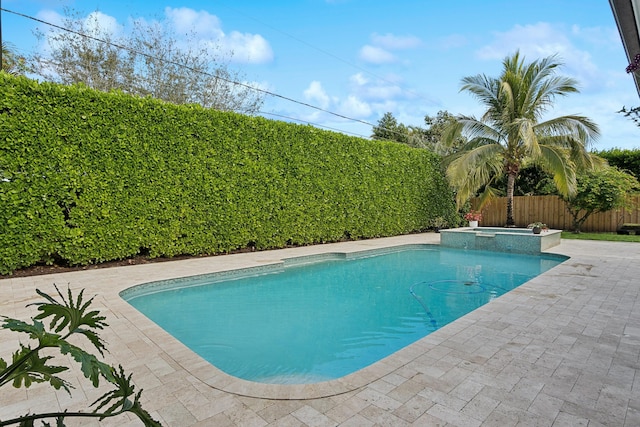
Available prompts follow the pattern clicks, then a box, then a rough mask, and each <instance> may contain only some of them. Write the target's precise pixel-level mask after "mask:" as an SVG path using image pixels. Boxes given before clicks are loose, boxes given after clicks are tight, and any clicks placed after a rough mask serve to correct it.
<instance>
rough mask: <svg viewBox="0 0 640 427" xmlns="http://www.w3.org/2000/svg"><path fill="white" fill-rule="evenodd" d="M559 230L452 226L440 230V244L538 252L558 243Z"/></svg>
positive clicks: (493, 249)
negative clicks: (535, 232) (533, 231)
mask: <svg viewBox="0 0 640 427" xmlns="http://www.w3.org/2000/svg"><path fill="white" fill-rule="evenodd" d="M560 236H561V231H560V230H548V231H545V232H544V233H541V234H533V233H532V232H531V230H529V229H526V228H525V229H522V228H520V229H512V230H504V229H498V228H487V229H482V228H454V229H449V230H441V231H440V244H441V245H442V246H446V247H450V248H459V249H477V250H485V251H498V252H512V253H524V254H539V253H540V252H542V251H544V250H546V249H549V248H551V247H553V246H556V245H559V244H560Z"/></svg>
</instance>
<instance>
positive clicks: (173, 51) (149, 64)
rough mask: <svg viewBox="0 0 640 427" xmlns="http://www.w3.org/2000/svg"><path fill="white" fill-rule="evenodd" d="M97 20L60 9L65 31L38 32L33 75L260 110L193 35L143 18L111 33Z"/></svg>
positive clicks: (255, 94) (250, 92)
mask: <svg viewBox="0 0 640 427" xmlns="http://www.w3.org/2000/svg"><path fill="white" fill-rule="evenodd" d="M100 16H101V15H100V14H99V13H98V12H94V13H92V14H90V15H89V16H88V17H86V18H83V17H82V16H81V15H80V14H79V13H78V12H75V11H73V10H71V9H65V17H64V20H63V24H62V26H63V27H65V28H67V29H68V30H70V31H60V30H56V31H53V30H52V31H48V32H43V31H38V32H37V36H38V38H39V39H40V40H41V41H42V42H44V43H45V45H46V46H47V50H46V51H45V53H36V54H34V56H33V57H32V58H31V59H30V62H31V65H32V68H33V71H34V73H35V74H37V75H39V76H41V77H43V78H44V79H46V80H49V81H53V82H58V83H63V84H72V83H83V84H86V85H87V86H89V87H92V88H95V89H98V90H102V91H109V90H113V89H117V90H121V91H123V92H125V93H129V94H132V95H139V96H151V97H154V98H159V99H163V100H165V101H168V102H172V103H175V104H185V103H198V104H201V105H203V106H204V107H208V108H215V109H218V110H224V111H236V112H240V113H245V114H252V113H256V112H257V111H258V110H259V109H260V107H261V105H262V103H263V95H262V93H261V92H259V91H256V90H254V88H253V87H251V85H249V84H246V83H243V81H244V80H245V79H244V77H243V76H242V75H241V74H240V73H238V72H236V71H233V70H231V69H230V68H229V64H228V62H229V58H225V57H224V56H223V55H221V54H220V52H221V49H219V48H217V47H211V46H210V45H207V44H202V43H200V42H199V41H198V39H197V35H196V34H194V33H191V34H187V35H185V38H178V37H177V36H176V34H175V33H174V32H173V30H171V26H170V25H169V24H168V23H167V22H166V21H164V22H151V23H147V22H146V21H143V20H136V21H134V22H133V24H132V29H131V30H130V31H128V32H125V30H124V29H121V30H122V31H118V32H116V31H115V30H113V29H108V28H104V26H102V25H101V23H100ZM116 33H117V34H116ZM39 52H42V50H40V51H39Z"/></svg>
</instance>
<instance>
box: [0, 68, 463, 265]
mask: <svg viewBox="0 0 640 427" xmlns="http://www.w3.org/2000/svg"><path fill="white" fill-rule="evenodd" d="M0 124H1V126H0V204H1V205H0V273H2V274H7V273H11V272H12V271H14V270H16V269H18V268H21V267H26V266H30V265H34V264H36V263H42V262H46V263H52V262H58V263H68V264H71V265H81V264H88V263H98V262H103V261H108V260H116V259H124V258H127V257H131V256H135V255H137V254H144V255H149V256H151V257H160V256H166V257H170V256H174V255H178V254H192V255H195V254H214V253H224V252H229V251H232V250H235V249H239V248H244V247H247V246H253V247H255V248H256V249H266V248H277V247H283V246H285V245H288V244H294V245H295V244H298V245H302V244H310V243H317V242H327V241H336V240H340V239H344V238H369V237H375V236H388V235H397V234H403V233H408V232H413V231H418V230H422V229H425V228H426V227H427V226H428V225H429V223H430V221H431V220H432V219H433V218H435V217H438V216H440V217H444V218H446V219H448V220H449V221H451V222H454V221H455V218H456V213H455V207H454V205H453V195H452V193H451V191H450V189H449V187H448V185H447V184H446V182H445V180H444V177H443V175H442V173H441V169H440V164H439V159H438V158H437V157H436V156H434V155H432V154H431V153H429V152H427V151H426V150H417V149H411V148H409V147H406V146H403V145H401V144H395V143H386V142H378V141H369V140H365V139H361V138H355V137H350V136H346V135H343V134H340V133H335V132H329V131H323V130H319V129H317V128H314V127H311V126H302V125H296V124H291V123H285V122H280V121H273V120H267V119H264V118H261V117H248V116H243V115H239V114H235V113H227V112H219V111H214V110H207V109H204V108H202V107H200V106H196V105H188V106H176V105H172V104H167V103H164V102H161V101H158V100H154V99H141V98H136V97H131V96H128V95H125V94H122V93H103V92H97V91H94V90H91V89H88V88H86V87H80V86H71V87H69V86H61V85H56V84H50V83H38V82H36V81H32V80H29V79H27V78H24V77H13V76H9V75H7V74H4V73H0Z"/></svg>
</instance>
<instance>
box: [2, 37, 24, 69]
mask: <svg viewBox="0 0 640 427" xmlns="http://www.w3.org/2000/svg"><path fill="white" fill-rule="evenodd" d="M1 48H2V64H1V67H0V69H1V70H2V71H5V72H7V73H9V74H14V75H18V74H24V73H25V72H26V70H27V67H26V65H25V59H24V58H23V57H21V56H19V55H17V54H16V53H15V48H14V46H13V45H12V44H11V43H8V42H4V41H3V42H2V45H1Z"/></svg>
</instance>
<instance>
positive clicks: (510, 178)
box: [506, 173, 516, 227]
mask: <svg viewBox="0 0 640 427" xmlns="http://www.w3.org/2000/svg"><path fill="white" fill-rule="evenodd" d="M515 186H516V174H515V173H508V174H507V224H506V227H515V226H516V223H515V221H514V220H513V191H514V188H515Z"/></svg>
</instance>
